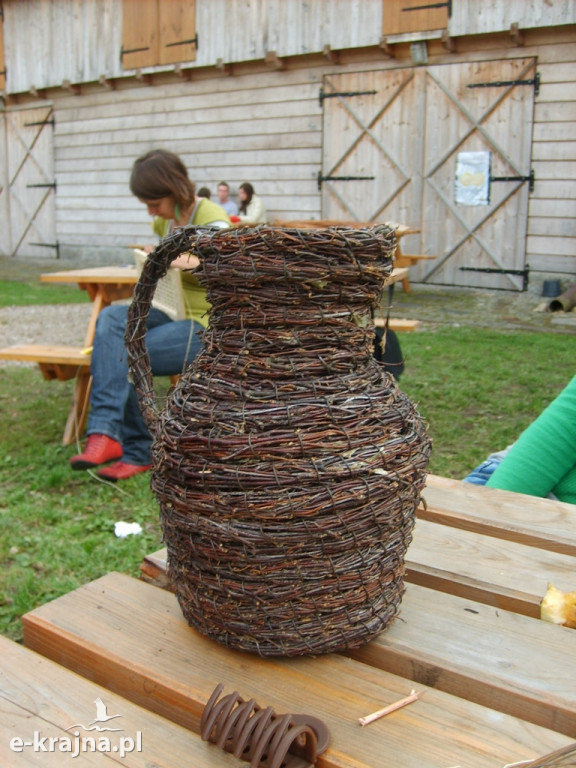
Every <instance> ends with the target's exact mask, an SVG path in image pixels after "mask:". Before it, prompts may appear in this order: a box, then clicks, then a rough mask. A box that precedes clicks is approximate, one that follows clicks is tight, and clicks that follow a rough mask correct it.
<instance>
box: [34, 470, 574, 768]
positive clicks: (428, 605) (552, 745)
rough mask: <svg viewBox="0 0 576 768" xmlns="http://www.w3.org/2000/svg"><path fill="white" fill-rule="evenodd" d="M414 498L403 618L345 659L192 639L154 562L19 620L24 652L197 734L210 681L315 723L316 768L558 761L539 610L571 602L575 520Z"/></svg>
mask: <svg viewBox="0 0 576 768" xmlns="http://www.w3.org/2000/svg"><path fill="white" fill-rule="evenodd" d="M424 498H425V499H426V502H427V508H426V509H425V508H424V507H422V508H420V509H419V510H418V512H417V517H418V519H417V522H416V527H415V532H414V541H413V543H412V545H411V546H410V547H409V548H408V554H407V574H406V593H405V596H404V599H403V601H402V605H401V610H400V615H399V617H398V619H397V620H395V621H394V622H393V623H392V624H391V625H390V627H389V628H388V629H387V630H386V631H385V632H383V633H381V634H380V635H379V636H378V637H377V638H376V639H375V640H374V641H372V642H371V643H369V644H367V645H365V646H363V647H361V648H359V649H356V650H354V651H351V652H349V653H348V654H346V655H344V654H327V655H325V656H320V657H316V658H296V659H261V658H258V657H255V656H253V655H250V654H243V653H239V652H237V651H231V650H229V649H227V648H224V647H222V646H220V645H218V644H217V643H215V642H213V641H211V640H208V639H207V638H204V637H202V636H201V635H200V634H199V633H198V632H196V631H195V630H193V629H191V628H190V627H188V626H187V624H186V622H185V620H184V618H183V616H182V614H181V611H180V608H179V606H178V603H177V601H176V598H175V597H174V596H173V595H172V593H171V592H170V591H169V590H167V589H164V588H160V585H166V580H165V565H166V563H165V552H163V551H159V552H157V553H154V554H152V555H150V556H149V557H147V558H146V559H145V561H144V563H143V568H142V572H143V576H144V577H145V579H146V581H148V582H149V583H145V581H138V580H136V579H133V578H130V577H128V576H124V575H121V574H108V575H107V576H104V577H102V578H101V579H98V580H97V581H95V582H92V583H91V584H87V585H85V586H83V587H81V588H80V589H79V590H76V591H75V592H72V593H70V594H68V595H64V596H63V597H61V598H58V599H57V600H55V601H53V602H51V603H48V604H47V605H44V606H41V607H40V608H37V609H36V610H34V611H32V612H31V613H29V614H27V615H26V616H25V617H24V638H25V645H26V646H28V647H29V648H32V649H34V650H36V651H38V652H39V653H41V654H43V655H44V656H47V657H49V658H51V659H53V660H55V661H57V662H58V663H59V664H61V665H63V666H64V667H68V668H69V669H70V670H73V671H76V672H78V673H80V674H81V675H84V676H87V677H89V678H90V679H91V681H92V682H93V683H95V684H97V685H100V686H106V687H108V688H110V689H111V690H113V691H114V692H115V693H116V694H118V695H120V696H122V697H124V698H125V699H127V700H129V701H130V702H132V703H133V704H136V705H139V706H143V707H145V708H146V709H148V710H150V711H152V712H154V713H155V714H156V715H158V716H162V717H164V718H167V719H168V720H170V721H171V722H173V723H176V724H177V725H181V726H184V727H186V728H188V729H190V730H191V731H192V732H194V734H196V735H197V734H198V732H199V727H200V717H201V713H202V711H203V708H204V706H205V704H206V702H207V700H208V698H209V696H210V694H211V693H212V691H213V690H214V688H215V686H216V685H217V683H219V682H222V683H223V684H224V686H225V692H226V693H231V692H232V691H234V690H236V691H238V692H239V693H240V694H241V695H244V696H245V697H253V698H254V699H255V701H256V702H257V703H259V704H260V705H262V706H271V707H273V709H274V710H275V711H276V712H277V713H286V712H305V713H308V714H311V715H313V716H315V717H319V718H320V719H322V720H323V721H324V722H325V723H326V724H327V726H328V728H329V730H330V734H331V737H330V745H329V747H328V750H327V751H326V752H325V753H324V754H322V755H320V756H319V757H318V761H317V765H318V766H319V768H412V767H413V768H452V767H453V766H462V768H464V766H466V767H468V766H473V767H474V768H503V766H505V765H507V764H508V763H514V762H517V761H522V760H534V759H536V758H537V757H539V756H543V755H545V754H548V753H550V752H552V751H554V750H557V749H570V748H571V745H573V742H574V739H576V666H575V664H574V659H575V658H576V632H575V631H574V630H572V629H569V628H567V627H562V626H557V625H554V624H550V623H547V622H543V621H541V620H540V619H539V618H538V615H539V611H538V605H539V601H540V600H541V598H542V597H543V595H544V592H545V590H546V584H547V581H549V580H552V581H553V582H554V583H555V585H556V586H557V587H558V588H559V589H562V590H566V591H568V590H570V589H574V588H575V587H576V584H575V582H574V580H575V578H576V575H575V574H576V555H575V553H574V551H573V545H574V543H575V540H576V533H575V532H576V508H575V507H573V506H572V505H568V504H562V503H560V502H553V501H547V500H541V499H533V498H531V497H526V496H523V495H521V494H512V493H509V492H506V491H497V490H494V489H488V488H483V487H477V486H473V485H467V484H464V483H460V482H459V481H454V480H447V479H445V478H437V477H434V476H430V477H429V479H428V486H427V488H426V489H425V491H424ZM459 510H461V514H459V512H458V511H459ZM413 689H415V690H416V691H417V692H419V693H423V695H422V696H421V697H420V698H419V699H418V701H415V702H414V703H412V704H410V705H408V706H406V707H404V708H402V709H399V710H397V711H396V712H394V713H392V714H390V715H388V716H386V717H384V718H382V719H380V720H377V721H375V722H373V723H371V724H370V725H368V726H366V727H363V728H362V727H360V726H359V724H358V718H359V717H362V716H365V715H367V714H369V713H371V712H374V711H376V710H378V709H380V708H382V707H384V706H386V705H389V704H391V703H393V702H395V701H397V700H398V699H401V698H403V697H405V696H407V695H408V694H409V693H410V691H411V690H413ZM102 695H104V694H102ZM574 746H575V747H576V745H574ZM213 749H214V751H215V753H216V752H218V749H217V748H216V747H213ZM215 759H217V758H216V757H215ZM211 764H212V763H210V765H211ZM238 765H239V766H240V765H241V763H240V762H238ZM303 765H308V764H307V763H304V764H303ZM526 768H527V767H526Z"/></svg>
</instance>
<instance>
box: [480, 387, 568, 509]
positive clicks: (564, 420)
mask: <svg viewBox="0 0 576 768" xmlns="http://www.w3.org/2000/svg"><path fill="white" fill-rule="evenodd" d="M574 467H576V376H575V377H574V378H573V379H572V381H571V382H570V383H569V384H568V386H567V387H565V388H564V389H563V390H562V392H561V393H560V394H559V395H558V397H556V399H555V400H553V401H552V402H551V403H550V405H549V406H548V407H547V408H546V409H545V410H544V411H542V413H541V414H540V416H538V418H537V419H536V420H535V421H533V422H532V424H530V426H529V427H528V428H527V429H525V430H524V432H522V434H521V435H520V437H519V438H518V440H517V441H516V442H515V443H514V445H513V446H512V447H511V448H510V450H509V451H508V453H507V454H506V456H505V457H504V458H503V459H502V462H501V463H500V464H499V466H498V467H497V468H496V470H495V471H494V474H493V475H492V476H491V477H490V478H489V480H488V482H487V483H486V485H487V486H489V487H490V488H500V489H501V490H505V491H516V492H517V493H527V494H528V495H529V496H540V497H541V498H544V497H546V496H547V495H548V494H549V493H550V492H551V491H552V490H553V489H554V488H556V486H557V485H558V483H559V482H560V481H561V480H562V478H564V477H565V476H566V475H568V474H570V472H571V471H572V470H573V469H574Z"/></svg>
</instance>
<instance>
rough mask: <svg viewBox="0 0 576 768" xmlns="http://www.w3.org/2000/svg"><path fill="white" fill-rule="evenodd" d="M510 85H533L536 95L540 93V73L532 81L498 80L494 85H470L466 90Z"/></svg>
mask: <svg viewBox="0 0 576 768" xmlns="http://www.w3.org/2000/svg"><path fill="white" fill-rule="evenodd" d="M508 85H533V86H534V95H535V96H538V94H539V93H540V72H536V74H535V75H534V77H533V78H531V79H530V80H497V81H496V82H494V83H469V84H468V85H467V86H466V88H504V87H505V86H508Z"/></svg>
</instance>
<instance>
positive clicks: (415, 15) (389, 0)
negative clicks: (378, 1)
mask: <svg viewBox="0 0 576 768" xmlns="http://www.w3.org/2000/svg"><path fill="white" fill-rule="evenodd" d="M382 3H383V7H382V17H383V27H382V34H383V35H384V36H385V37H386V36H388V35H401V34H404V33H406V32H429V31H430V30H433V29H446V28H447V26H448V2H446V3H445V7H441V8H434V7H430V8H424V7H422V6H426V5H430V6H435V5H437V3H436V2H435V0H434V1H433V0H382ZM410 8H414V9H415V10H407V9H410Z"/></svg>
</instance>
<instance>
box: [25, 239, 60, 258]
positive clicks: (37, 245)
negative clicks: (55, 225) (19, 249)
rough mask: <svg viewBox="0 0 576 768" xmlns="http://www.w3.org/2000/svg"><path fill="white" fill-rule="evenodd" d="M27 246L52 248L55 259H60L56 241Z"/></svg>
mask: <svg viewBox="0 0 576 768" xmlns="http://www.w3.org/2000/svg"><path fill="white" fill-rule="evenodd" d="M28 245H34V246H36V247H38V248H54V250H55V251H56V258H57V259H59V258H60V243H59V242H58V241H56V242H55V243H28Z"/></svg>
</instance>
